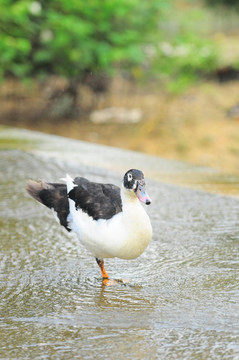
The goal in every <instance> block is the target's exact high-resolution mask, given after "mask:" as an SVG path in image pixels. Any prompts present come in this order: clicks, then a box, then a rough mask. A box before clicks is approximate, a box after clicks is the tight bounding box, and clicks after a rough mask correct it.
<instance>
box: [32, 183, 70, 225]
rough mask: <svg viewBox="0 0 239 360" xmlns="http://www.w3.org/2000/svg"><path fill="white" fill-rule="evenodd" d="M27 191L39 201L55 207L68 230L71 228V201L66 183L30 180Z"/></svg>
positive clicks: (52, 207) (62, 223) (51, 207)
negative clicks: (68, 218)
mask: <svg viewBox="0 0 239 360" xmlns="http://www.w3.org/2000/svg"><path fill="white" fill-rule="evenodd" d="M26 189H27V192H28V193H29V194H30V195H31V196H32V197H33V198H35V199H36V200H37V201H39V202H40V203H42V204H43V205H45V206H47V207H48V208H50V209H53V210H54V211H55V212H56V214H57V216H58V219H59V221H60V224H61V225H63V226H64V227H65V228H66V229H67V230H68V231H71V229H70V228H69V227H68V225H67V216H68V215H69V203H68V198H67V191H66V185H65V184H57V183H46V182H44V181H40V182H36V181H32V180H30V181H28V183H27V188H26Z"/></svg>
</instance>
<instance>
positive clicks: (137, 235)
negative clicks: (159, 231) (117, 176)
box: [68, 200, 152, 259]
mask: <svg viewBox="0 0 239 360" xmlns="http://www.w3.org/2000/svg"><path fill="white" fill-rule="evenodd" d="M69 202H70V215H69V218H68V220H69V225H70V227H71V228H72V230H73V231H75V232H76V233H77V235H78V236H79V239H80V241H81V242H82V244H83V245H84V246H85V247H86V248H87V249H88V250H89V251H90V252H91V253H92V254H93V255H94V256H95V257H97V258H100V259H103V258H110V257H119V258H122V259H134V258H136V257H138V256H139V255H141V254H142V252H143V251H144V250H145V248H146V247H147V245H148V244H149V242H150V240H151V237H152V227H151V223H150V220H149V217H148V215H147V214H146V212H145V210H144V209H143V207H142V206H141V205H140V204H139V203H138V204H137V206H135V205H134V206H132V205H129V206H126V207H125V208H124V211H123V212H120V213H118V214H117V215H114V216H113V217H112V218H111V219H109V220H105V219H100V220H93V218H92V217H89V216H88V215H87V214H86V213H84V212H83V211H82V210H76V209H75V204H74V201H72V200H69Z"/></svg>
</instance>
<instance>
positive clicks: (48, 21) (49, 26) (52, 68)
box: [0, 0, 167, 78]
mask: <svg viewBox="0 0 239 360" xmlns="http://www.w3.org/2000/svg"><path fill="white" fill-rule="evenodd" d="M166 3H167V1H166V0H161V1H158V0H147V1H142V2H141V1H140V0H116V1H112V0H90V1H87V2H85V1H83V0H39V1H29V0H19V1H14V0H2V1H1V3H0V14H1V23H0V53H1V57H0V58H1V59H0V61H1V70H0V71H1V76H6V75H14V76H16V77H19V78H22V77H27V76H30V77H31V76H35V75H38V76H39V75H40V76H41V75H45V74H49V73H51V74H52V73H53V74H59V75H64V76H67V77H80V76H82V74H84V73H85V72H97V71H106V72H110V70H111V69H112V65H115V66H116V65H117V64H119V63H123V65H124V66H129V67H130V66H132V65H134V64H140V63H142V61H143V59H144V57H145V53H144V44H146V43H148V42H150V41H152V36H153V35H154V33H155V31H157V23H158V21H159V19H160V15H161V11H162V10H163V8H164V7H165V6H166Z"/></svg>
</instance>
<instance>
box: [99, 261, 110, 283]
mask: <svg viewBox="0 0 239 360" xmlns="http://www.w3.org/2000/svg"><path fill="white" fill-rule="evenodd" d="M96 262H97V264H98V265H99V267H100V271H101V274H102V277H103V279H109V275H108V274H107V272H106V270H105V267H104V260H99V259H97V258H96Z"/></svg>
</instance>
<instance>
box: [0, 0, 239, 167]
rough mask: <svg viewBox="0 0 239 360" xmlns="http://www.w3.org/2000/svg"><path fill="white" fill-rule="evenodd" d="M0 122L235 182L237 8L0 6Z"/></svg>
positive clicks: (135, 3) (222, 3) (208, 4)
mask: <svg viewBox="0 0 239 360" xmlns="http://www.w3.org/2000/svg"><path fill="white" fill-rule="evenodd" d="M0 17H1V21H0V79H1V83H0V109H1V110H0V122H1V124H2V125H10V126H17V127H25V128H29V129H34V130H40V131H44V132H48V133H53V134H59V135H64V136H67V137H72V138H77V139H82V140H86V141H90V142H97V143H102V144H108V145H113V146H118V147H122V148H128V149H133V150H139V151H143V152H146V153H150V154H156V155H159V156H163V157H165V158H169V159H179V160H183V161H188V162H191V163H194V164H199V165H206V166H210V167H214V168H218V169H220V170H221V171H224V172H226V173H232V174H233V173H237V174H238V172H239V5H238V1H236V0H230V1H228V0H205V1H199V0H191V1H190V0H185V1H181V0H147V1H140V0H117V1H112V0H104V1H102V0H91V1H88V2H85V1H82V0H78V1H76V0H48V1H44V0H42V1H40V0H39V1H30V0H19V1H14V0H2V1H1V3H0Z"/></svg>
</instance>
